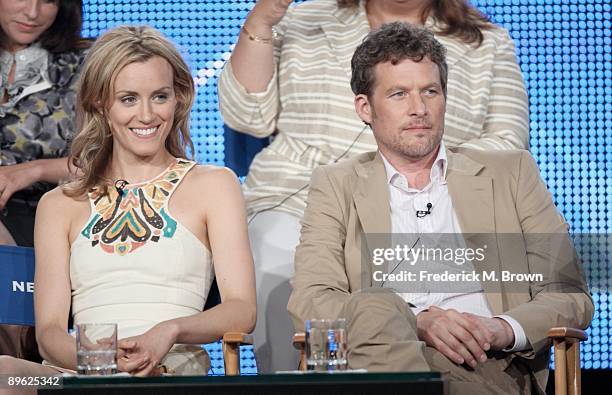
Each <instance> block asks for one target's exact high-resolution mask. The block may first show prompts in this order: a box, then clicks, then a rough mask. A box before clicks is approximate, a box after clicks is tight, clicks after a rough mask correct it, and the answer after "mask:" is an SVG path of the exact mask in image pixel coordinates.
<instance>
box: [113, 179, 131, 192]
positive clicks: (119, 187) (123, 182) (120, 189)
mask: <svg viewBox="0 0 612 395" xmlns="http://www.w3.org/2000/svg"><path fill="white" fill-rule="evenodd" d="M127 184H129V182H127V180H123V179H121V178H120V179H118V180H117V181H115V189H116V190H117V193H118V194H119V195H121V194H122V193H123V190H124V189H125V187H126V185H127Z"/></svg>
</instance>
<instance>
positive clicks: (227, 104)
mask: <svg viewBox="0 0 612 395" xmlns="http://www.w3.org/2000/svg"><path fill="white" fill-rule="evenodd" d="M292 14H293V9H292V8H290V9H289V10H288V11H287V14H286V15H285V17H284V18H283V19H282V20H281V22H280V23H279V24H278V25H277V26H275V30H276V31H277V33H278V38H277V39H276V40H274V64H275V67H274V74H273V75H272V79H270V82H269V83H268V86H267V87H266V89H265V90H264V91H263V92H248V91H247V90H246V88H245V87H244V86H243V85H242V84H241V83H240V82H239V81H238V79H236V76H235V75H234V71H233V70H232V63H231V60H228V61H226V62H225V66H224V67H223V70H222V71H221V74H220V75H219V81H218V84H217V90H218V96H219V111H220V112H221V116H222V117H223V121H224V122H225V123H226V124H227V125H228V126H229V127H231V128H232V129H235V130H237V131H239V132H242V133H246V134H249V135H251V136H254V137H267V136H270V135H271V134H272V133H274V131H275V130H276V121H277V119H278V114H279V112H280V96H279V89H278V75H279V61H280V54H281V49H282V42H283V37H284V34H285V30H286V28H287V26H288V25H289V23H290V19H291V16H292Z"/></svg>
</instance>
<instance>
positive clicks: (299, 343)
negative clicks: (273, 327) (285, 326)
mask: <svg viewBox="0 0 612 395" xmlns="http://www.w3.org/2000/svg"><path fill="white" fill-rule="evenodd" d="M293 347H294V348H295V349H296V350H303V349H304V347H306V333H304V332H297V333H295V334H294V335H293Z"/></svg>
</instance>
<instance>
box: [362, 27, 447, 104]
mask: <svg viewBox="0 0 612 395" xmlns="http://www.w3.org/2000/svg"><path fill="white" fill-rule="evenodd" d="M425 57H427V58H428V59H429V60H431V61H432V62H433V63H435V64H436V65H437V66H438V70H439V71H440V82H441V84H442V91H443V92H444V96H445V97H446V82H447V79H448V66H447V65H446V48H444V46H443V45H442V44H441V43H440V42H439V41H438V40H436V39H435V38H434V35H433V33H432V32H431V31H429V30H428V29H427V28H425V27H421V26H415V25H411V24H409V23H404V22H392V23H386V24H384V25H382V26H381V27H380V28H379V29H378V30H374V31H372V32H370V33H369V34H368V35H367V36H366V38H365V39H364V40H363V42H362V43H361V44H360V45H359V46H358V47H357V49H356V50H355V53H354V54H353V58H352V59H351V70H352V72H353V73H352V76H351V89H352V90H353V93H354V94H355V95H361V94H363V95H366V96H368V97H370V95H371V94H372V90H373V87H374V83H375V81H374V68H375V67H376V65H377V64H379V63H385V62H391V64H393V65H395V64H398V63H399V62H401V61H403V60H405V59H411V60H412V61H414V62H420V61H421V60H423V58H425Z"/></svg>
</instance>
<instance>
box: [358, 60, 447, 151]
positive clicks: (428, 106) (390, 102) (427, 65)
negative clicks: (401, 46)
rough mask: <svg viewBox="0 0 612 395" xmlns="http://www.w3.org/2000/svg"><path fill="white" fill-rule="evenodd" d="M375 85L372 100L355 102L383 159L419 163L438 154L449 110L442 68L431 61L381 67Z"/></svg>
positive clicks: (408, 61) (403, 62)
mask: <svg viewBox="0 0 612 395" xmlns="http://www.w3.org/2000/svg"><path fill="white" fill-rule="evenodd" d="M374 81H375V82H374V87H373V92H372V94H371V95H370V97H367V96H366V95H358V96H357V97H356V98H355V109H356V111H357V114H358V115H359V117H360V118H361V119H362V120H363V121H364V122H367V123H369V124H370V125H371V126H372V130H373V132H374V137H375V138H376V142H377V143H378V148H379V149H380V151H381V152H382V153H383V155H385V157H387V158H388V159H391V158H395V157H403V158H406V159H409V160H419V159H423V158H425V157H427V156H428V155H430V154H432V153H433V152H434V151H436V150H437V148H438V146H439V145H440V141H441V140H442V134H443V133H444V111H445V108H446V100H445V98H444V93H443V91H442V84H441V82H440V72H439V69H438V66H437V65H436V64H435V63H433V62H432V61H431V60H429V58H427V57H426V58H424V59H423V60H421V61H420V62H414V61H413V60H411V59H404V60H402V61H400V62H399V63H397V64H395V65H393V64H392V63H391V62H385V63H379V64H377V65H376V67H375V68H374Z"/></svg>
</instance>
